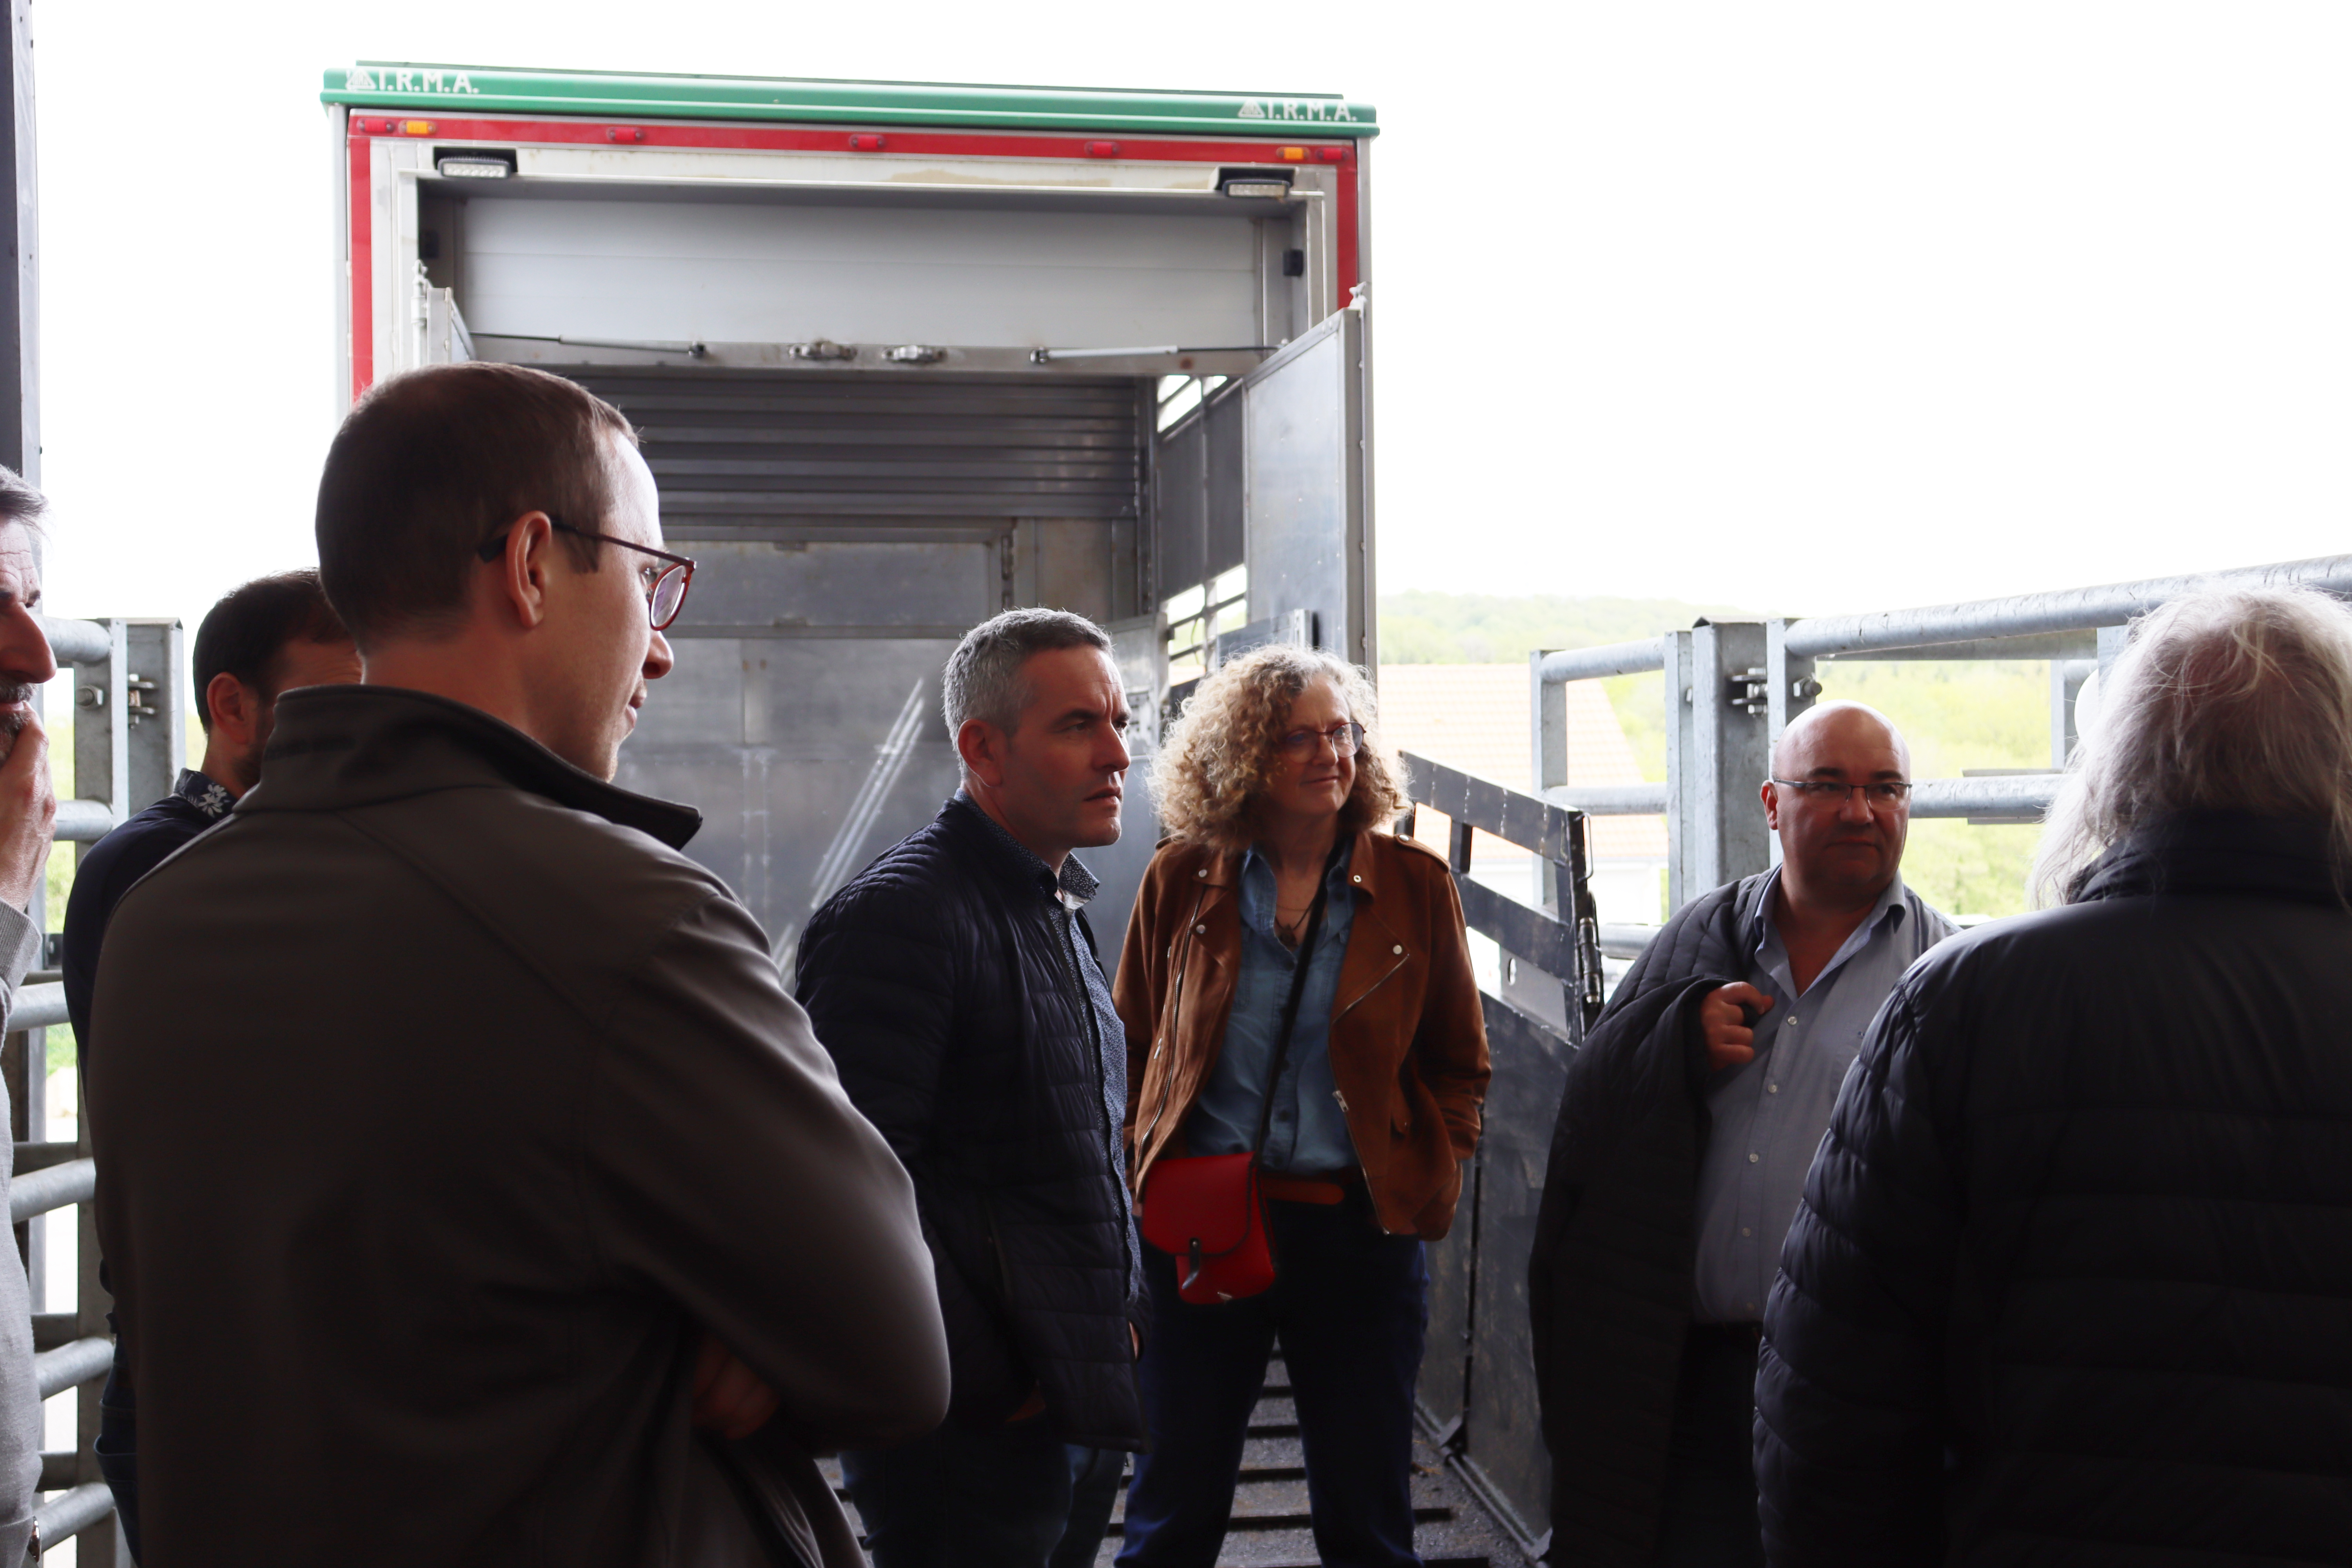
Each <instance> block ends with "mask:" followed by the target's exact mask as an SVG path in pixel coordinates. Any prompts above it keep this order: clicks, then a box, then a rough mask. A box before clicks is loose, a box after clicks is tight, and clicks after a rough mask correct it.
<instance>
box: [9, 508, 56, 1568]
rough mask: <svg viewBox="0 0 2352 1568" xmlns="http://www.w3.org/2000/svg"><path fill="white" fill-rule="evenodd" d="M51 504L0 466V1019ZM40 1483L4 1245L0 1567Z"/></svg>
mask: <svg viewBox="0 0 2352 1568" xmlns="http://www.w3.org/2000/svg"><path fill="white" fill-rule="evenodd" d="M46 506H47V503H46V502H45V501H44V500H42V499H41V493H40V491H38V490H37V489H34V488H33V487H32V486H30V485H28V484H26V482H25V481H24V480H23V479H19V478H17V477H16V475H15V474H13V473H11V472H10V471H9V470H8V469H6V468H0V1015H5V1013H8V1012H11V1011H14V1009H15V1007H16V990H17V987H18V986H20V985H22V984H24V980H25V972H26V970H28V969H30V968H31V967H32V966H33V964H34V962H35V961H36V960H37V958H38V957H39V956H40V951H41V931H40V928H39V927H38V926H37V925H36V924H34V922H33V921H32V918H31V917H30V916H29V915H28V914H26V908H27V906H29V905H30V904H31V903H32V901H33V891H34V889H37V888H38V887H39V886H40V883H41V874H42V871H43V869H44V868H46V867H47V864H48V858H49V838H50V833H51V830H52V828H53V827H54V826H55V825H56V822H57V816H58V797H57V792H56V790H55V789H54V788H53V787H52V786H51V784H50V783H49V740H48V735H47V732H46V731H43V730H42V728H41V721H39V720H38V719H37V718H35V717H34V715H33V706H32V703H33V688H35V687H36V686H40V685H43V684H46V683H47V681H48V680H49V679H50V678H51V677H53V676H55V675H56V674H57V672H58V666H57V660H56V658H54V657H53V656H52V655H51V654H50V652H49V637H48V631H47V628H46V627H45V626H43V625H42V624H41V617H40V616H39V615H38V614H37V605H39V604H40V602H41V568H40V560H39V556H38V554H37V551H36V547H35V542H34V530H35V528H36V527H37V525H38V522H39V519H40V515H41V513H42V511H43V510H45V509H46ZM8 1114H9V1108H8V1093H7V1089H6V1088H5V1085H0V1118H5V1117H6V1116H8ZM36 1136H38V1134H36ZM15 1174H16V1154H15V1149H14V1146H13V1145H12V1146H11V1147H10V1150H9V1152H6V1153H5V1154H0V1204H5V1203H6V1202H7V1200H8V1186H9V1183H10V1181H11V1179H12V1178H13V1177H14V1176H15ZM40 1479H41V1394H40V1385H39V1380H38V1379H37V1377H36V1376H35V1375H34V1373H33V1303H32V1295H31V1292H30V1291H29V1290H27V1289H26V1284H25V1265H24V1260H23V1259H22V1258H19V1257H18V1256H17V1254H16V1248H15V1247H0V1563H8V1564H11V1565H13V1564H16V1563H22V1562H25V1561H26V1552H27V1548H28V1546H29V1545H30V1543H31V1542H32V1540H33V1505H34V1502H35V1500H36V1497H35V1493H36V1490H37V1488H38V1487H39V1485H40Z"/></svg>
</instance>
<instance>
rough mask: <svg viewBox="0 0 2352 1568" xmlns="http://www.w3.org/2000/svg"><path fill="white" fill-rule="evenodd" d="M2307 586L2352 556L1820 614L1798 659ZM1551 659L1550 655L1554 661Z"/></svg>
mask: <svg viewBox="0 0 2352 1568" xmlns="http://www.w3.org/2000/svg"><path fill="white" fill-rule="evenodd" d="M2290 585H2300V586H2303V587H2307V588H2321V589H2325V590H2326V591H2327V592H2329V593H2333V594H2352V555H2320V556H2315V557H2313V558H2312V559H2310V560H2308V561H2281V562H2277V563H2273V564H2271V565H2268V566H2242V567H2238V568H2235V569H2233V570H2231V571H2226V572H2200V573H2192V574H2187V575H2183V576H2179V577H2149V578H2145V579H2143V580H2142V581H2139V582H2137V583H2108V584H2100V585H2099V586H2096V587H2091V588H2067V589H2062V590H2060V591H2058V592H2055V593H2048V594H2012V595H2009V596H2008V597H2006V598H2000V599H1972V600H1969V601H1967V602H1965V603H1961V604H1957V605H1926V606H1923V607H1921V608H1918V609H1913V610H1874V611H1871V612H1870V613H1868V614H1865V615H1859V616H1812V617H1811V618H1809V619H1806V620H1801V621H1791V622H1790V623H1789V631H1788V640H1787V645H1786V646H1787V647H1788V650H1789V654H1790V657H1791V658H1824V657H1826V656H1829V655H1832V654H1850V653H1857V652H1860V651H1862V650H1863V649H1865V648H1900V647H1926V646H1927V645H1929V644H1934V643H1965V642H1973V641H1975V640H1977V639H1978V638H1979V637H2022V636H2029V635H2032V634H2036V633H2044V632H2071V631H2083V630H2086V629H2090V628H2093V627H2097V626H2122V625H2124V624H2125V623H2126V622H2127V621H2129V620H2130V619H2131V618H2132V617H2133V616H2139V615H2145V614H2147V612H2148V611H2150V610H2153V609H2155V608H2156V607H2157V606H2158V605H2161V604H2164V603H2165V602H2166V601H2168V600H2171V599H2177V598H2179V597H2180V596H2181V595H2185V594H2196V593H2203V592H2207V591H2210V590H2211V589H2215V588H2277V587H2286V586H2290ZM1546 662H1547V663H1549V660H1547V661H1546Z"/></svg>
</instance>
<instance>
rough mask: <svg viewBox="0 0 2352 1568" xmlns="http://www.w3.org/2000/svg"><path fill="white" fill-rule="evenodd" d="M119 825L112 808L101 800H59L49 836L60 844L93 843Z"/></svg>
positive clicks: (119, 821) (120, 823)
mask: <svg viewBox="0 0 2352 1568" xmlns="http://www.w3.org/2000/svg"><path fill="white" fill-rule="evenodd" d="M120 826H122V822H121V818H119V817H117V816H115V815H114V808H113V807H112V806H110V805H107V804H106V802H104V801H102V800H61V801H59V802H58V821H57V826H56V827H55V828H54V829H53V830H52V831H51V834H50V837H54V838H55V839H56V840H57V841H58V843H60V844H95V843H97V842H98V841H99V840H100V839H101V838H103V837H106V836H107V835H108V834H110V833H111V832H113V831H114V830H115V829H116V828H118V827H120Z"/></svg>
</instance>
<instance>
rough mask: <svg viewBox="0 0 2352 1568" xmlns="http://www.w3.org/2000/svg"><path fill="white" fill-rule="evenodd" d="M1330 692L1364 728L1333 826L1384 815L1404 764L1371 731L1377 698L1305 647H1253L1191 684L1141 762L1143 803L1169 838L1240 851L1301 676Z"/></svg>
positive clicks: (1366, 822) (1342, 666)
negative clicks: (1154, 751)
mask: <svg viewBox="0 0 2352 1568" xmlns="http://www.w3.org/2000/svg"><path fill="white" fill-rule="evenodd" d="M1318 677H1320V678H1322V679H1328V680H1329V681H1330V682H1331V683H1332V684H1333V685H1335V686H1337V687H1338V688H1339V695H1340V697H1341V699H1342V700H1345V701H1346V703H1347V704H1348V714H1349V717H1350V718H1351V719H1353V720H1354V721H1356V722H1357V723H1359V724H1361V725H1362V726H1363V727H1364V743H1363V746H1362V747H1361V749H1360V750H1359V751H1358V752H1356V787H1355V788H1354V789H1353V790H1352V791H1351V792H1349V795H1348V799H1347V802H1346V804H1344V805H1341V806H1340V807H1339V827H1340V831H1342V832H1346V833H1353V832H1356V831H1358V830H1359V829H1361V828H1364V827H1370V826H1379V825H1381V824H1382V823H1385V822H1387V821H1389V820H1390V819H1391V817H1393V816H1396V814H1397V813H1399V812H1401V811H1402V810H1403V809H1404V808H1405V805H1406V797H1405V792H1404V782H1403V781H1404V764H1403V763H1402V761H1401V760H1399V758H1398V757H1397V754H1396V753H1395V752H1393V751H1391V750H1390V748H1389V745H1388V742H1385V741H1383V740H1382V739H1381V706H1380V699H1379V698H1378V697H1376V696H1375V695H1374V694H1373V692H1372V683H1371V680H1370V679H1369V678H1368V677H1367V676H1366V675H1365V674H1364V672H1363V671H1362V670H1360V669H1359V668H1356V667H1355V666H1354V665H1352V664H1349V663H1348V662H1346V661H1345V660H1343V659H1340V658H1334V657H1333V656H1332V655H1330V654H1328V653H1321V652H1318V651H1317V650H1315V649H1313V648H1304V647H1285V646H1279V645H1277V646H1275V647H1262V648H1258V649H1256V650H1255V652H1252V653H1250V654H1247V655H1245V656H1244V657H1243V658H1238V659H1235V660H1234V662H1233V663H1231V664H1229V665H1226V666H1225V667H1224V668H1222V669H1220V670H1218V671H1217V672H1216V673H1215V674H1214V675H1212V676H1210V677H1209V678H1208V679H1205V680H1203V681H1202V682H1201V689H1199V690H1198V691H1196V692H1194V693H1193V694H1192V697H1191V698H1190V699H1189V700H1186V702H1185V704H1184V712H1183V716H1182V717H1181V718H1180V719H1179V720H1177V721H1176V725H1175V728H1174V729H1173V730H1171V731H1170V732H1169V734H1168V737H1167V740H1166V741H1165V742H1163V743H1162V745H1161V746H1160V754H1159V756H1158V757H1156V758H1154V759H1153V760H1152V763H1151V792H1152V796H1153V804H1154V805H1157V806H1158V807H1159V811H1160V822H1161V823H1162V824H1163V825H1164V826H1166V827H1167V828H1168V829H1169V831H1171V832H1172V833H1174V834H1176V835H1177V836H1178V837H1181V838H1187V839H1190V840H1192V842H1194V843H1198V844H1206V845H1210V846H1212V847H1215V848H1219V849H1227V850H1232V849H1242V848H1246V847H1248V846H1249V844H1250V843H1251V841H1252V840H1253V839H1255V837H1256V836H1257V807H1258V799H1259V795H1260V794H1261V793H1262V792H1263V791H1264V789H1265V784H1266V781H1267V779H1268V778H1270V777H1271V776H1272V775H1273V773H1274V766H1275V750H1274V748H1275V742H1276V741H1278V740H1279V739H1280V738H1281V737H1282V734H1283V732H1284V730H1285V728H1286V726H1287V725H1288V723H1289V721H1290V709H1291V704H1293V703H1294V702H1296V701H1297V700H1298V695H1299V693H1300V692H1302V691H1305V690H1306V689H1307V682H1309V681H1311V680H1314V679H1318Z"/></svg>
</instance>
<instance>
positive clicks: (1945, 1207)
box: [1756, 983, 1960, 1563]
mask: <svg viewBox="0 0 2352 1568" xmlns="http://www.w3.org/2000/svg"><path fill="white" fill-rule="evenodd" d="M1921 1032H1922V1031H1921V1020H1920V1016H1919V998H1918V994H1917V992H1916V988H1915V987H1914V986H1912V985H1911V984H1908V983H1906V984H1901V985H1898V986H1897V987H1896V988H1895V992H1894V994H1892V995H1890V996H1889V997H1888V998H1887V1001H1886V1004H1885V1006H1884V1007H1882V1008H1881V1009H1880V1011H1879V1015H1878V1017H1877V1020H1876V1021H1875V1022H1874V1024H1873V1026H1872V1027H1871V1032H1870V1036H1869V1038H1868V1041H1867V1043H1866V1044H1865V1045H1864V1049H1863V1054H1862V1056H1861V1057H1860V1058H1858V1059H1857V1060H1856V1061H1855V1063H1854V1066H1853V1070H1852V1072H1851V1074H1850V1076H1849V1077H1848V1078H1847V1079H1846V1082H1845V1088H1844V1089H1843V1092H1841V1093H1840V1095H1839V1097H1838V1103H1837V1110H1836V1112H1835V1114H1834V1115H1833V1116H1832V1118H1831V1121H1830V1129H1829V1132H1828V1134H1827V1135H1826V1136H1825V1137H1824V1138H1823V1139H1822V1147H1821V1151H1820V1152H1819V1153H1818V1154H1817V1155H1816V1156H1815V1157H1814V1160H1813V1168H1812V1171H1811V1174H1810V1175H1809V1176H1808V1177H1807V1178H1806V1182H1805V1201H1804V1203H1803V1205H1802V1206H1801V1207H1800V1208H1799V1209H1798V1211H1797V1217H1796V1221H1795V1223H1794V1224H1793V1225H1791V1226H1790V1229H1789V1236H1788V1239H1787V1241H1786V1242H1785V1243H1784V1245H1783V1247H1782V1249H1781V1255H1780V1279H1779V1280H1778V1281H1777V1282H1776V1283H1775V1284H1774V1286H1773V1288H1772V1296H1771V1300H1770V1301H1769V1304H1768V1307H1767V1312H1766V1338H1765V1343H1764V1348H1763V1352H1762V1356H1761V1358H1760V1360H1759V1364H1758V1368H1757V1384H1756V1386H1757V1403H1758V1414H1757V1417H1756V1465H1757V1479H1758V1484H1759V1489H1760V1491H1761V1494H1762V1511H1763V1525H1764V1537H1765V1541H1766V1542H1767V1551H1768V1553H1769V1556H1770V1558H1771V1560H1772V1561H1773V1562H1775V1563H1781V1562H1816V1561H1820V1562H1827V1561H1834V1562H1838V1563H1937V1562H1940V1561H1941V1560H1942V1552H1941V1548H1940V1542H1941V1540H1942V1536H1943V1493H1942V1480H1943V1444H1944V1434H1945V1432H1946V1430H1947V1426H1948V1423H1947V1415H1946V1412H1945V1409H1944V1396H1943V1384H1944V1365H1943V1349H1944V1341H1945V1327H1946V1324H1945V1314H1946V1311H1947V1310H1948V1304H1949V1302H1950V1300H1951V1296H1952V1278H1953V1271H1954V1268H1955V1267H1956V1259H1957V1256H1958V1238H1959V1220H1960V1201H1959V1198H1960V1194H1959V1192H1958V1187H1957V1185H1956V1184H1955V1182H1954V1179H1953V1173H1952V1171H1951V1168H1950V1166H1949V1165H1948V1163H1947V1161H1946V1158H1945V1133H1944V1131H1943V1130H1942V1129H1941V1128H1940V1127H1939V1126H1938V1125H1937V1116H1936V1093H1935V1087H1934V1085H1933V1083H1932V1082H1931V1081H1930V1076H1929V1073H1928V1071H1927V1067H1926V1065H1925V1063H1924V1062H1923V1060H1922V1057H1921V1049H1920V1047H1921ZM1832 1542H1833V1543H1834V1550H1833V1551H1827V1552H1824V1551H1822V1548H1823V1547H1825V1546H1826V1545H1827V1544H1828V1543H1832Z"/></svg>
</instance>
